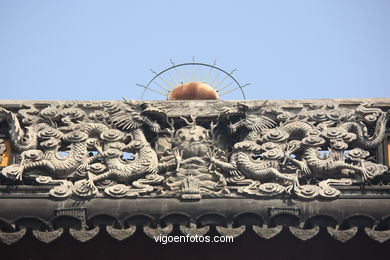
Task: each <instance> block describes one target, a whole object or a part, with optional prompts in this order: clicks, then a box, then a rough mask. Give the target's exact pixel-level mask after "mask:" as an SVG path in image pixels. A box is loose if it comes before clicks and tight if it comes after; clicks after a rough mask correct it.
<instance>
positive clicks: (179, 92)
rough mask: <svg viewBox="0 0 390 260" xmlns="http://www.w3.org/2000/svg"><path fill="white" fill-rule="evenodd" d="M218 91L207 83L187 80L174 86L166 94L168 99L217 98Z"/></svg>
mask: <svg viewBox="0 0 390 260" xmlns="http://www.w3.org/2000/svg"><path fill="white" fill-rule="evenodd" d="M218 98H219V96H218V93H217V92H216V91H215V90H214V89H213V88H212V87H210V86H209V85H208V84H205V83H202V82H188V83H184V84H181V85H180V86H177V87H175V88H174V89H173V90H172V91H171V92H170V93H169V95H168V100H204V99H213V100H216V99H218Z"/></svg>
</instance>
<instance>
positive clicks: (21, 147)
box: [0, 107, 48, 152]
mask: <svg viewBox="0 0 390 260" xmlns="http://www.w3.org/2000/svg"><path fill="white" fill-rule="evenodd" d="M0 113H4V114H5V115H7V121H8V123H9V126H10V128H9V135H10V140H11V143H12V146H13V148H14V149H15V150H16V151H18V152H23V151H27V150H31V149H35V148H36V147H37V145H38V140H37V132H38V131H40V130H41V129H43V128H44V127H46V126H48V125H47V124H45V123H38V122H37V121H34V120H33V117H31V119H32V120H31V121H32V122H30V123H31V125H28V126H26V127H25V130H24V129H23V128H22V126H21V125H20V122H19V119H18V117H17V116H16V114H15V113H13V112H11V111H9V110H7V109H5V108H2V107H0Z"/></svg>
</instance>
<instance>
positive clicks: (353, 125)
mask: <svg viewBox="0 0 390 260" xmlns="http://www.w3.org/2000/svg"><path fill="white" fill-rule="evenodd" d="M389 116H390V111H388V112H386V113H382V114H381V115H380V116H379V118H378V120H377V122H376V126H375V131H374V134H373V136H371V137H367V133H366V131H365V126H364V125H362V124H359V123H357V122H346V123H343V124H342V125H341V126H340V127H341V128H344V129H346V130H347V131H348V132H350V131H353V132H354V133H355V134H356V136H357V139H356V141H355V145H356V146H357V147H361V148H363V149H371V148H375V147H377V146H378V145H379V144H380V143H381V142H382V140H383V138H384V136H385V130H386V124H387V121H388V119H389Z"/></svg>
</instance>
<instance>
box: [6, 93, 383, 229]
mask: <svg viewBox="0 0 390 260" xmlns="http://www.w3.org/2000/svg"><path fill="white" fill-rule="evenodd" d="M201 103H202V102H201ZM177 104H181V103H175V102H166V103H164V102H161V103H158V102H139V101H127V100H125V101H122V102H51V103H50V102H49V103H43V104H42V103H36V104H34V103H31V104H30V105H29V106H28V107H26V106H24V107H20V108H15V107H14V108H12V107H6V106H4V107H0V118H2V119H3V120H5V121H6V122H7V124H8V139H9V140H10V142H11V144H12V146H13V148H14V151H15V152H14V157H15V161H16V163H15V164H12V165H9V166H7V167H5V168H3V169H2V174H3V175H4V176H5V177H6V178H7V179H9V180H13V181H14V182H15V184H23V183H25V182H28V183H33V185H52V189H51V190H50V192H49V194H48V195H50V196H52V197H54V198H57V199H66V198H68V197H71V196H74V197H75V198H76V197H77V198H79V199H89V198H93V197H101V196H106V197H110V198H118V199H119V198H128V199H132V198H137V197H158V198H164V197H166V198H169V197H175V198H178V199H181V200H183V201H186V200H200V199H202V198H221V197H224V198H231V197H258V198H270V197H293V198H297V199H301V200H310V199H323V200H325V199H335V198H337V197H338V196H340V194H341V191H340V189H339V188H338V187H340V186H352V185H361V184H364V185H372V184H371V180H373V179H377V178H380V176H381V175H383V174H384V173H385V172H386V171H387V167H386V166H385V165H382V164H379V163H377V162H376V161H375V157H373V156H375V154H374V153H375V149H376V148H377V147H378V146H379V145H380V143H381V142H382V140H383V138H384V136H385V129H386V124H387V122H388V118H389V115H390V112H388V111H383V110H382V109H380V108H378V107H375V105H374V104H372V103H369V102H361V103H359V104H352V105H351V104H349V105H345V104H343V103H340V102H336V101H328V102H321V101H317V102H313V103H294V104H293V103H291V102H284V103H283V102H282V103H280V102H252V103H251V102H245V103H244V102H226V103H224V102H219V101H210V102H203V103H202V104H203V105H204V106H203V107H202V114H200V112H199V111H200V110H199V109H191V106H192V105H191V104H189V105H188V104H187V106H183V110H182V111H181V112H182V113H181V114H180V113H179V112H180V110H179V109H178V107H177V106H178V105H177ZM208 111H209V112H210V114H207V112H208ZM0 148H1V147H0ZM297 232H298V231H297ZM297 234H298V233H297Z"/></svg>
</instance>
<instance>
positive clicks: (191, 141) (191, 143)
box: [175, 125, 209, 158]
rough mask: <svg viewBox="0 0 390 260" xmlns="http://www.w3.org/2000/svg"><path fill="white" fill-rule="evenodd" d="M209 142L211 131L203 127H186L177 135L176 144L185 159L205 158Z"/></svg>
mask: <svg viewBox="0 0 390 260" xmlns="http://www.w3.org/2000/svg"><path fill="white" fill-rule="evenodd" d="M208 142H209V131H208V130H207V129H206V128H204V127H201V126H196V125H195V126H194V125H192V126H185V127H183V128H181V129H179V130H178V131H177V132H176V134H175V144H176V146H177V147H179V148H180V149H181V150H182V151H183V156H184V157H185V158H190V157H202V156H205V155H206V152H207V146H206V144H207V143H208Z"/></svg>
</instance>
